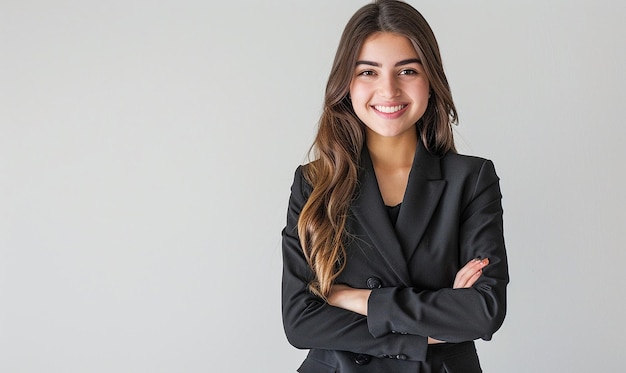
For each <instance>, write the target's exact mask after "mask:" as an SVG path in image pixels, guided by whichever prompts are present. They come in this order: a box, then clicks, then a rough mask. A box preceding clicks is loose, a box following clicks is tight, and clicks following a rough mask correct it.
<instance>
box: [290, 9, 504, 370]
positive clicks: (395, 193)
mask: <svg viewBox="0 0 626 373" xmlns="http://www.w3.org/2000/svg"><path fill="white" fill-rule="evenodd" d="M456 119H457V115H456V109H455V107H454V103H453V102H452V95H451V93H450V89H449V86H448V82H447V79H446V76H445V74H444V71H443V67H442V63H441V58H440V55H439V49H438V46H437V42H436V40H435V37H434V35H433V33H432V31H431V29H430V27H429V26H428V24H427V23H426V21H425V20H424V18H423V17H422V16H421V14H420V13H419V12H417V11H416V10H415V9H413V8H412V7H411V6H409V5H407V4H406V3H403V2H400V1H393V0H380V1H376V2H374V3H373V4H370V5H367V6H364V7H363V8H361V9H360V10H359V11H357V12H356V13H355V15H354V16H353V17H352V19H351V20H350V21H349V22H348V25H347V26H346V28H345V30H344V33H343V35H342V38H341V41H340V44H339V48H338V50H337V54H336V57H335V61H334V64H333V67H332V70H331V73H330V77H329V79H328V84H327V88H326V96H325V107H324V113H323V115H322V117H321V119H320V123H319V129H318V133H317V137H316V139H315V142H314V148H313V149H314V157H315V160H314V161H312V162H311V163H309V164H307V165H304V166H301V167H299V168H298V169H297V170H296V174H295V178H294V182H293V185H292V188H291V198H290V201H289V209H288V214H287V226H286V227H285V229H284V230H283V283H282V286H283V323H284V327H285V332H286V335H287V338H288V339H289V341H290V343H291V344H293V345H294V346H296V347H298V348H306V349H310V352H309V355H308V357H307V359H306V360H305V361H304V363H303V364H302V366H301V367H300V369H299V370H298V371H299V372H301V373H312V372H315V373H320V372H396V373H402V372H465V373H467V372H470V373H472V372H480V371H481V368H480V364H479V362H478V356H477V354H476V350H475V347H474V342H473V341H474V340H475V339H479V338H482V339H485V340H489V339H491V336H492V334H493V333H495V332H496V330H498V329H499V327H500V325H501V324H502V322H503V320H504V316H505V304H506V286H507V283H508V267H507V258H506V252H505V248H504V239H503V229H502V225H503V224H502V207H501V202H500V200H501V195H500V188H499V183H498V180H499V179H498V177H497V175H496V173H495V170H494V167H493V164H492V163H491V162H490V161H488V160H485V159H481V158H477V157H468V156H461V155H459V154H457V153H456V150H455V146H454V141H453V135H452V127H451V126H452V124H453V123H455V122H456Z"/></svg>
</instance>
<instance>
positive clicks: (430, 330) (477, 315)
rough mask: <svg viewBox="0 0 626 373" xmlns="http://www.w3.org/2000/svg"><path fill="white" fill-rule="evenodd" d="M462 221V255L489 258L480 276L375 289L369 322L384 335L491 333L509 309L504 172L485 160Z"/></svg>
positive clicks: (465, 337) (456, 337)
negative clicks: (450, 283)
mask: <svg viewBox="0 0 626 373" xmlns="http://www.w3.org/2000/svg"><path fill="white" fill-rule="evenodd" d="M475 179H476V181H475V184H474V188H473V192H471V194H470V195H471V198H470V199H469V202H467V205H466V207H465V208H464V209H463V210H462V213H461V219H460V226H459V250H460V258H461V259H462V260H465V262H463V264H464V263H466V262H467V261H469V260H471V259H472V258H475V257H477V256H480V257H483V258H485V257H486V258H489V265H488V266H487V267H485V268H484V270H483V274H482V275H481V277H480V278H479V280H478V281H477V282H476V283H475V284H474V286H472V287H471V288H467V289H451V288H444V289H440V290H435V291H426V290H422V289H416V288H400V287H389V288H382V289H375V290H374V291H373V292H372V293H371V295H370V297H369V300H368V327H369V330H370V332H371V333H372V335H374V336H376V337H381V336H383V335H387V334H388V333H391V332H393V331H398V332H402V333H409V334H417V335H426V336H430V337H433V338H437V339H440V340H443V341H446V342H463V341H469V340H475V339H478V338H482V339H484V340H489V339H491V336H492V334H493V333H495V332H496V331H497V330H498V329H499V328H500V326H501V325H502V322H503V321H504V316H505V313H506V286H507V284H508V281H509V276H508V266H507V258H506V251H505V246H504V234H503V222H502V204H501V197H502V196H501V193H500V186H499V178H498V176H497V175H496V172H495V169H494V166H493V164H492V162H491V161H487V160H485V161H484V162H483V163H482V166H481V167H480V171H479V172H478V174H477V176H475Z"/></svg>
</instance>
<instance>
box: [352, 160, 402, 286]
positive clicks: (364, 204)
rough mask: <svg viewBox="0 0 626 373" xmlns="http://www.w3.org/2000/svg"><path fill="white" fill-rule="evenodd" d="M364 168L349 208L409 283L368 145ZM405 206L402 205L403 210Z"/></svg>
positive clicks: (395, 270) (388, 262)
mask: <svg viewBox="0 0 626 373" xmlns="http://www.w3.org/2000/svg"><path fill="white" fill-rule="evenodd" d="M361 168H362V169H361V172H360V174H359V188H358V194H357V196H356V198H355V200H354V201H353V202H352V205H351V207H350V208H351V210H352V213H353V214H354V216H355V218H356V219H357V220H358V222H359V223H360V224H361V226H362V227H363V228H364V229H365V231H366V232H367V234H368V236H369V237H370V239H371V241H372V243H373V244H374V247H375V248H376V249H377V250H378V251H379V252H380V254H381V256H382V257H383V258H385V262H386V263H387V265H388V266H389V268H390V269H391V270H392V271H393V273H395V275H396V276H397V277H398V279H399V280H400V281H401V283H402V284H403V285H404V286H410V276H409V271H408V266H407V261H406V260H405V256H404V254H403V252H402V245H401V243H400V241H399V240H398V236H397V235H396V231H395V229H394V227H393V225H392V224H391V221H390V220H389V215H388V213H387V210H386V208H385V205H384V203H383V199H382V196H381V194H380V189H379V188H378V183H377V181H376V174H375V173H374V167H373V165H372V160H371V158H370V156H369V152H368V151H367V148H364V150H363V153H362V155H361ZM403 208H404V207H401V208H400V211H402V209H403ZM400 214H402V212H400Z"/></svg>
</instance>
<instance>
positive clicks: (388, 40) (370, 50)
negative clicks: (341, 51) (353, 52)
mask: <svg viewBox="0 0 626 373" xmlns="http://www.w3.org/2000/svg"><path fill="white" fill-rule="evenodd" d="M418 57H419V56H418V54H417V52H416V51H415V48H414V47H413V44H412V43H411V41H410V40H409V39H408V38H407V37H406V36H403V35H398V34H394V33H390V32H376V33H374V34H372V35H370V36H368V37H367V38H366V39H365V41H364V42H363V46H362V47H361V50H360V52H359V60H368V61H375V62H384V61H391V62H393V61H401V60H405V59H408V58H418Z"/></svg>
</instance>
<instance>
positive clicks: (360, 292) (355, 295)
mask: <svg viewBox="0 0 626 373" xmlns="http://www.w3.org/2000/svg"><path fill="white" fill-rule="evenodd" d="M371 292H372V291H371V290H369V289H355V288H351V287H350V286H347V285H333V287H332V289H331V291H330V295H329V296H328V298H327V300H328V304H330V305H331V306H335V307H339V308H343V309H346V310H348V311H352V312H356V313H360V314H361V315H363V316H367V300H368V299H369V297H370V293H371Z"/></svg>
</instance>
